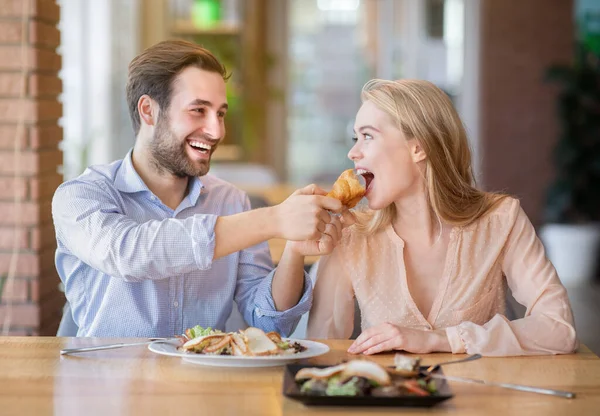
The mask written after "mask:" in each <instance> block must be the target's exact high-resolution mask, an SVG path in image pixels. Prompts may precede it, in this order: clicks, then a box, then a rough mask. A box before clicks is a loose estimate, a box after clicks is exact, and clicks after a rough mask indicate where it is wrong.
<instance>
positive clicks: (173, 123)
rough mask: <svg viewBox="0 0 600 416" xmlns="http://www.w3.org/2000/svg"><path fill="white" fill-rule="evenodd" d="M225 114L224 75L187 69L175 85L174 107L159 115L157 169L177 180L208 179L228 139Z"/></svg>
mask: <svg viewBox="0 0 600 416" xmlns="http://www.w3.org/2000/svg"><path fill="white" fill-rule="evenodd" d="M226 112H227V96H226V89H225V81H224V80H223V78H222V77H221V75H219V74H217V73H214V72H208V71H204V70H202V69H199V68H196V67H188V68H186V69H184V70H183V71H182V72H181V73H180V74H179V75H178V76H177V77H176V78H175V80H174V82H173V90H172V93H171V103H170V105H169V108H167V109H162V110H161V112H160V113H159V117H158V121H157V123H156V129H155V131H154V137H153V138H152V142H151V143H150V151H151V154H152V156H153V157H154V159H155V161H156V163H157V165H158V166H157V168H159V169H164V170H166V171H168V172H170V173H172V174H173V175H175V176H178V177H187V176H202V175H206V174H207V173H208V170H209V168H210V158H211V155H212V153H213V152H214V151H215V149H216V148H217V145H218V144H219V142H220V141H221V140H222V139H223V137H224V136H225V123H224V118H225V113H226Z"/></svg>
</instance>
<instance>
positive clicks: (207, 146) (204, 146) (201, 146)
mask: <svg viewBox="0 0 600 416" xmlns="http://www.w3.org/2000/svg"><path fill="white" fill-rule="evenodd" d="M190 146H192V147H197V148H198V149H204V150H210V149H212V146H211V145H210V144H206V143H201V142H196V141H194V142H190Z"/></svg>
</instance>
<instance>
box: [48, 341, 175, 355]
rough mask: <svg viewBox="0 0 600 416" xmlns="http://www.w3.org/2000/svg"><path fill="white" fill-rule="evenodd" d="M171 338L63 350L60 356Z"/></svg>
mask: <svg viewBox="0 0 600 416" xmlns="http://www.w3.org/2000/svg"><path fill="white" fill-rule="evenodd" d="M169 339H171V338H148V341H142V342H119V343H115V344H104V345H96V346H94V347H81V348H65V349H62V350H60V355H69V354H79V353H81V352H89V351H100V350H112V349H115V348H123V347H134V346H138V345H148V344H151V343H153V342H157V341H168V340H169Z"/></svg>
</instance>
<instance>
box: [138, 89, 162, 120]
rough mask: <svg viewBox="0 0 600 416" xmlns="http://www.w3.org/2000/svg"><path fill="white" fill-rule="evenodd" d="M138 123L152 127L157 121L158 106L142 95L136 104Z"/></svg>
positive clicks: (148, 97)
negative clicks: (138, 116)
mask: <svg viewBox="0 0 600 416" xmlns="http://www.w3.org/2000/svg"><path fill="white" fill-rule="evenodd" d="M137 109H138V113H139V115H140V121H141V122H142V123H144V124H147V125H149V126H154V124H155V123H156V120H157V119H158V106H157V105H156V103H155V102H154V100H153V99H152V98H150V96H148V95H146V94H144V95H142V96H141V97H140V99H139V100H138V104H137Z"/></svg>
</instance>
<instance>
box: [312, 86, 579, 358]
mask: <svg viewBox="0 0 600 416" xmlns="http://www.w3.org/2000/svg"><path fill="white" fill-rule="evenodd" d="M362 101H363V104H362V106H361V108H360V110H359V111H358V114H357V116H356V124H355V133H356V136H355V138H354V141H355V144H354V146H353V147H352V149H351V150H350V152H349V153H348V157H349V158H350V159H351V160H352V161H353V162H354V164H355V168H356V171H357V173H359V174H362V175H363V176H364V177H365V180H366V182H367V192H366V199H367V200H368V207H369V209H368V210H365V211H363V212H358V213H357V215H356V223H355V224H353V225H351V226H348V227H346V228H345V229H344V231H343V236H342V240H341V242H340V243H339V245H338V246H337V247H336V248H335V250H334V251H333V253H332V254H330V255H329V256H327V257H323V258H321V260H320V262H319V264H318V266H317V267H318V269H317V281H316V286H315V292H314V302H313V309H312V310H311V312H310V316H309V323H308V336H309V337H310V338H348V337H350V335H351V333H352V326H353V325H352V323H353V316H354V298H356V300H357V301H358V305H359V307H360V310H361V317H362V318H361V319H362V329H363V332H362V333H361V335H360V336H359V337H358V338H357V339H356V341H355V342H354V343H353V344H352V346H351V347H350V349H349V350H348V351H349V352H351V353H364V354H374V353H377V352H381V351H387V350H405V351H409V352H414V353H427V352H433V351H451V352H453V353H464V352H468V353H480V354H483V355H488V356H506V355H527V354H559V353H570V352H573V351H574V350H575V349H576V348H577V339H576V334H575V329H574V326H573V315H572V312H571V307H570V304H569V300H568V297H567V293H566V290H565V288H564V287H563V286H562V284H561V282H560V280H559V279H558V276H557V275H556V271H555V269H554V267H553V266H552V264H551V263H550V261H548V259H547V258H546V257H545V254H544V248H543V246H542V244H541V242H540V241H539V239H538V238H537V236H536V234H535V230H534V228H533V226H532V224H531V222H530V221H529V219H528V218H527V216H526V214H525V213H524V212H523V210H522V209H521V207H520V205H519V201H518V200H516V199H514V198H511V197H509V196H507V195H503V194H498V193H489V192H483V191H480V190H478V189H476V188H475V186H474V178H473V173H472V168H471V154H470V150H469V146H468V142H467V136H466V132H465V129H464V127H463V125H462V122H461V120H460V118H459V116H458V114H457V113H456V111H455V109H454V107H453V106H452V103H451V101H450V100H449V98H448V96H447V95H446V94H445V93H444V92H443V91H441V90H440V89H439V88H437V87H435V86H434V85H433V84H431V83H429V82H426V81H417V80H401V81H382V80H372V81H370V82H368V83H367V84H366V85H365V86H364V88H363V91H362ZM507 284H508V287H510V289H511V290H512V293H513V296H514V297H515V299H516V300H517V301H518V302H519V303H521V304H523V305H525V306H526V307H527V312H526V314H525V317H524V318H523V319H518V320H515V321H509V320H508V319H507V318H506V317H505V316H504V315H503V313H504V309H505V299H506V287H507Z"/></svg>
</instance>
